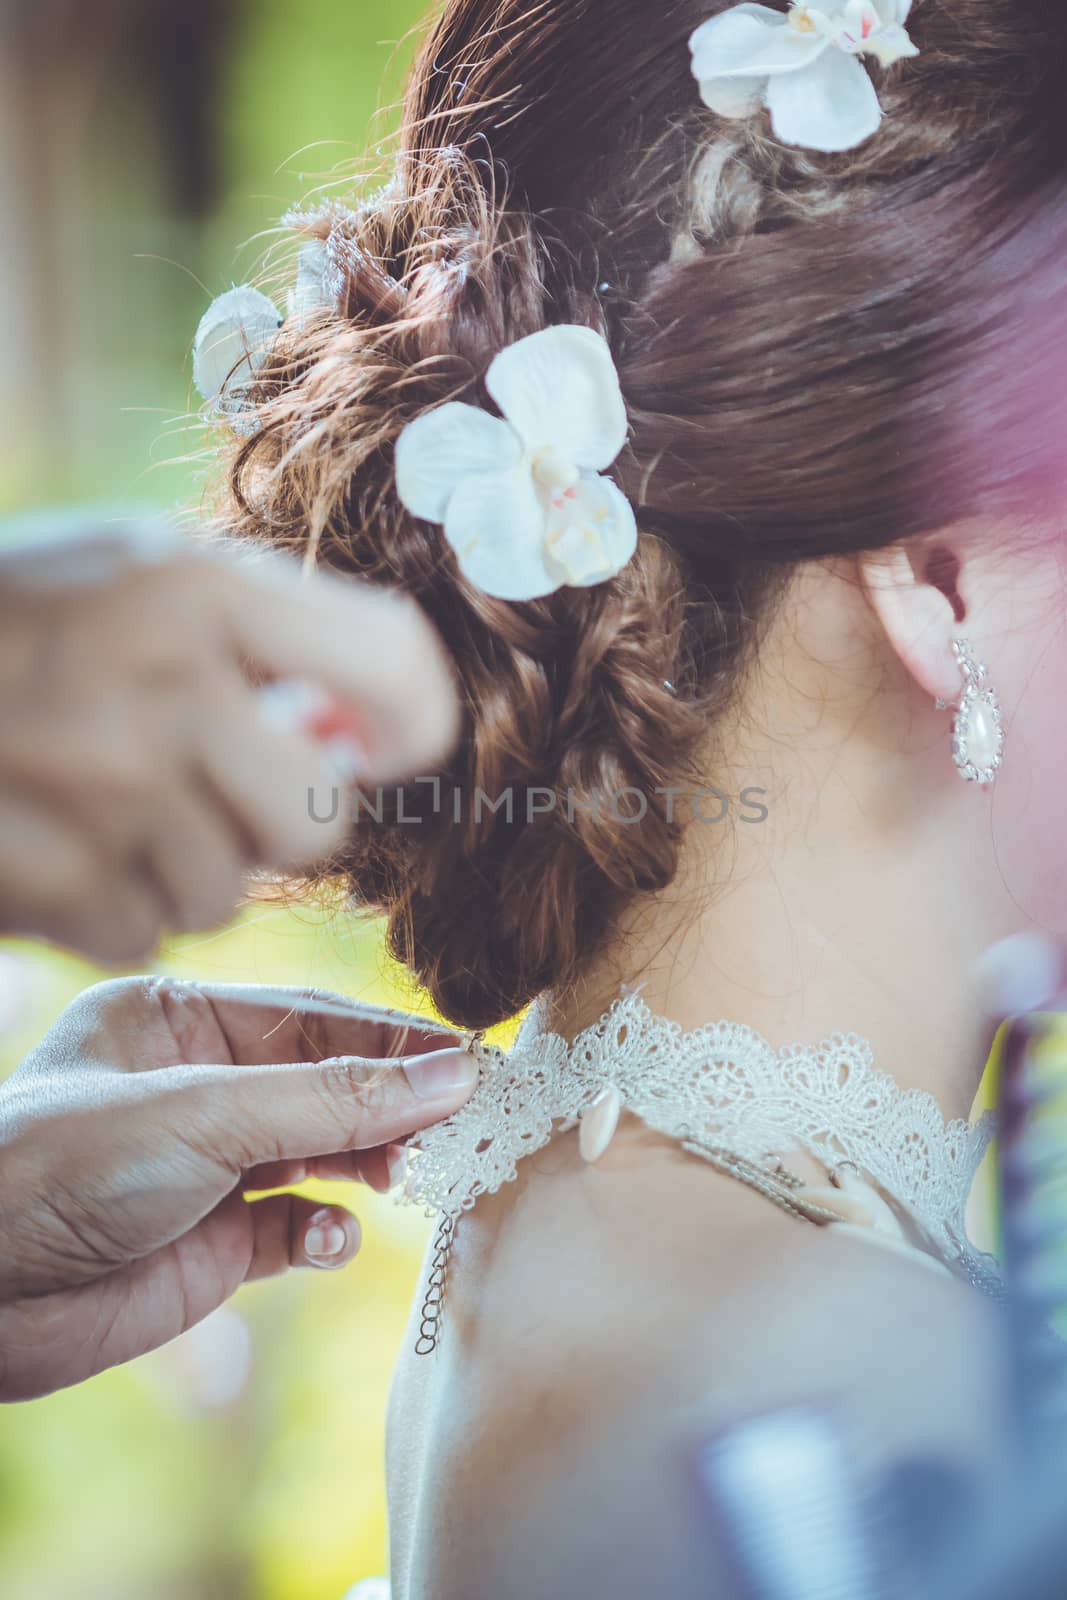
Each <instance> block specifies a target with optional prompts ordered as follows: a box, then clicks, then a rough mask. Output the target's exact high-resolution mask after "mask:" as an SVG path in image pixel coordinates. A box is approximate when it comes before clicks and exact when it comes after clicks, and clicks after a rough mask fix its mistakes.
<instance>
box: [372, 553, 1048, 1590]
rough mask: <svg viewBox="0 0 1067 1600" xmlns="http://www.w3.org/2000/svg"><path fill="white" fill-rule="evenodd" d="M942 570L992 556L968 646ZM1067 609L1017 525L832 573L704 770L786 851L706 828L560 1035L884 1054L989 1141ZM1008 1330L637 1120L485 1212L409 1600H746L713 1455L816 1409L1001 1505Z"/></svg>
mask: <svg viewBox="0 0 1067 1600" xmlns="http://www.w3.org/2000/svg"><path fill="white" fill-rule="evenodd" d="M976 535H978V536H980V537H976ZM935 547H936V548H939V549H941V550H942V551H943V550H944V549H945V548H946V547H947V548H948V549H950V550H951V552H952V554H953V555H954V556H955V558H956V561H957V563H958V582H957V588H958V590H959V595H960V598H961V600H962V603H963V606H964V608H965V612H966V615H965V618H964V619H963V620H962V621H957V619H956V617H955V616H954V614H953V608H952V605H951V604H950V601H949V599H948V598H947V597H946V595H945V594H944V593H943V592H942V591H941V589H940V587H939V586H938V583H937V582H936V581H931V574H932V573H933V572H934V571H935V569H936V570H943V565H942V567H941V568H940V569H938V568H937V564H936V563H935V566H934V568H932V567H931V565H930V561H929V557H930V555H931V553H932V551H933V549H934V548H935ZM1005 549H1008V550H1013V552H1014V553H1013V554H1012V555H1010V556H1007V555H1004V554H1003V551H1004V550H1005ZM1064 598H1065V584H1064V572H1063V569H1062V560H1061V556H1060V553H1059V551H1058V550H1056V549H1055V548H1053V547H1046V548H1045V549H1044V550H1042V551H1037V552H1030V553H1027V554H1023V553H1022V552H1021V551H1020V550H1019V548H1018V541H1017V540H1015V541H1013V540H1012V539H1010V538H1009V537H1008V535H1007V534H1006V532H1005V530H995V529H988V528H984V529H983V528H966V529H959V530H949V531H948V532H947V533H945V534H943V535H942V536H941V537H940V538H939V539H938V540H936V541H931V543H930V545H929V546H928V547H921V546H918V545H916V546H914V547H912V548H911V549H910V550H903V549H898V550H894V551H891V552H888V553H886V554H882V555H879V556H878V557H870V558H862V559H858V560H847V561H846V560H837V561H830V562H822V563H818V564H815V565H812V566H810V567H807V568H803V569H801V570H800V571H798V573H797V575H796V579H795V582H794V584H793V586H792V589H791V592H790V593H789V595H788V596H787V597H786V599H785V601H784V602H783V604H782V606H781V608H780V609H779V611H778V613H777V614H776V616H775V618H774V619H773V621H772V622H771V623H770V625H769V626H768V629H767V632H766V634H765V637H764V639H763V641H762V647H761V649H760V652H759V658H758V663H757V665H756V667H755V669H754V670H753V672H752V673H751V675H750V677H749V679H748V681H747V682H746V683H745V684H744V685H743V686H742V689H741V692H740V694H739V697H738V701H737V705H736V708H735V711H734V714H733V716H732V717H731V719H730V720H729V724H728V725H727V726H724V727H723V728H717V729H715V730H710V731H709V743H708V750H707V760H706V763H705V767H706V771H707V773H708V781H709V782H710V783H715V784H717V785H718V786H719V787H720V788H722V789H724V790H726V791H728V792H730V793H733V794H737V793H739V791H740V789H741V788H743V787H744V786H745V785H746V784H760V785H761V786H763V787H765V788H766V789H767V790H768V796H767V798H766V803H767V805H768V807H769V816H768V819H767V822H766V823H765V824H761V825H760V826H745V825H744V824H742V823H741V822H740V821H737V822H735V823H733V824H727V825H726V826H724V827H719V828H714V827H711V826H706V825H698V824H693V825H692V826H691V827H690V829H689V832H688V835H687V840H686V853H685V860H684V863H683V869H682V872H681V874H680V875H679V879H678V882H677V884H676V885H675V886H674V887H673V888H672V889H671V890H670V891H668V892H666V893H664V894H662V895H660V896H656V897H652V898H648V899H645V900H642V901H640V902H635V903H634V905H633V906H632V907H631V909H630V912H629V915H628V917H627V919H626V922H625V926H624V928H623V930H622V932H621V934H620V938H619V940H618V941H617V942H616V943H615V945H614V946H613V947H612V948H611V949H609V950H607V951H606V952H605V953H604V954H603V956H602V957H601V958H600V959H599V960H597V961H596V962H595V963H594V964H592V965H591V966H590V969H589V971H588V972H587V974H586V976H585V978H584V980H583V981H582V982H581V983H580V984H578V985H577V986H575V988H573V989H572V990H570V991H568V992H567V993H565V994H563V993H561V994H559V995H558V996H556V997H555V999H554V1002H553V1005H552V1010H551V1013H550V1023H551V1025H552V1026H554V1027H555V1028H556V1029H557V1030H558V1031H560V1032H562V1033H563V1034H564V1035H565V1036H567V1037H573V1036H574V1034H575V1033H576V1032H577V1031H578V1030H579V1029H580V1028H582V1027H584V1026H586V1025H588V1024H589V1023H591V1022H593V1021H595V1020H596V1019H597V1018H598V1017H599V1016H600V1015H601V1013H602V1011H603V1010H604V1008H605V1006H606V1005H607V1004H608V1003H610V1000H611V999H612V998H613V997H614V995H615V994H616V993H617V986H618V983H619V982H620V980H629V981H638V980H639V981H640V982H641V984H642V986H643V989H642V992H643V996H644V998H645V999H646V1001H647V1002H648V1004H649V1005H650V1006H651V1008H652V1010H653V1011H655V1012H658V1013H661V1014H665V1015H668V1016H670V1017H672V1018H674V1019H676V1020H677V1021H678V1022H680V1023H681V1024H682V1025H683V1026H685V1027H692V1026H696V1025H698V1024H700V1023H702V1022H706V1021H708V1020H710V1019H715V1018H719V1017H726V1018H733V1019H736V1020H738V1021H743V1022H746V1023H748V1024H750V1025H751V1026H753V1027H755V1028H756V1029H757V1030H759V1031H760V1032H762V1033H763V1034H765V1036H766V1037H767V1038H768V1039H769V1040H770V1041H771V1042H772V1043H773V1044H775V1045H783V1044H786V1043H788V1042H791V1041H794V1040H799V1041H804V1042H808V1043H814V1042H816V1041H817V1040H818V1039H819V1038H821V1037H822V1036H824V1035H825V1034H826V1033H829V1032H832V1031H847V1030H853V1031H855V1032H857V1033H860V1034H862V1035H863V1036H865V1037H866V1038H867V1039H868V1040H869V1041H870V1042H871V1045H872V1047H873V1050H874V1056H875V1061H876V1064H877V1065H878V1066H879V1067H881V1069H882V1070H884V1071H887V1072H889V1073H891V1074H892V1075H893V1076H894V1077H895V1078H896V1079H897V1081H898V1082H899V1083H900V1084H901V1086H903V1087H915V1088H919V1089H923V1090H926V1091H928V1092H929V1093H931V1094H933V1095H934V1096H935V1097H936V1098H937V1100H938V1101H939V1102H940V1104H941V1106H942V1109H943V1110H944V1111H945V1113H946V1115H951V1116H955V1115H966V1114H967V1112H968V1110H969V1107H970V1104H971V1101H972V1099H973V1096H974V1091H975V1088H976V1086H977V1083H978V1081H979V1077H980V1074H981V1071H982V1068H983V1066H984V1061H985V1050H984V1048H983V1046H984V1044H985V1042H986V1031H985V1029H986V1022H985V1020H984V1019H983V1017H982V1015H981V1006H980V1004H978V1002H977V999H976V992H975V987H974V979H973V974H972V967H973V962H974V959H975V958H976V957H977V956H978V955H979V954H980V953H981V952H982V951H983V950H984V949H985V948H986V947H987V946H988V945H989V944H990V943H991V942H992V941H994V940H996V939H999V938H1001V937H1002V936H1004V935H1006V934H1010V933H1014V932H1017V931H1020V930H1024V929H1051V930H1053V931H1054V932H1055V933H1057V934H1060V935H1062V932H1063V923H1064V921H1065V914H1064V911H1063V906H1064V897H1063V893H1062V889H1063V871H1064V867H1065V865H1067V857H1065V853H1064V850H1063V841H1062V837H1061V835H1062V825H1061V822H1060V818H1059V816H1058V815H1057V811H1058V806H1059V796H1060V795H1061V794H1062V785H1061V781H1060V780H1061V778H1062V776H1063V774H1062V772H1061V768H1062V766H1063V755H1062V736H1061V732H1060V726H1061V723H1062V714H1061V711H1060V704H1061V702H1060V696H1061V693H1062V687H1061V686H1062V684H1063V682H1064V681H1065V675H1067V641H1065V638H1064ZM958 635H963V636H965V637H967V638H968V639H970V641H971V642H972V644H973V646H974V648H975V650H976V653H977V655H978V657H979V659H981V660H983V661H985V662H986V663H987V664H988V667H989V674H990V680H989V681H990V682H992V683H993V685H994V686H995V688H996V690H997V692H998V694H999V696H1000V700H1001V704H1002V708H1003V712H1004V722H1005V727H1006V731H1007V745H1006V750H1005V757H1004V767H1003V769H1002V772H1001V774H1000V775H999V776H998V780H997V783H996V785H995V786H994V788H993V789H992V790H991V791H985V790H983V789H981V788H980V787H979V786H977V785H973V784H967V783H964V782H963V781H961V779H960V777H959V775H958V774H957V772H956V769H955V767H954V766H953V764H952V762H951V759H950V754H949V740H950V725H951V714H950V713H948V712H938V711H936V710H935V709H934V700H935V697H937V696H939V695H940V696H942V697H944V698H946V699H948V700H951V701H954V700H955V699H956V698H957V696H958V692H959V688H960V681H961V680H960V677H959V673H958V669H957V667H956V665H955V661H954V658H953V656H952V653H951V648H950V645H951V640H952V639H953V638H954V637H956V636H958ZM791 1164H792V1163H791ZM417 1303H418V1297H417ZM1000 1337H1001V1330H1000V1327H999V1323H998V1321H997V1318H996V1316H995V1314H994V1308H993V1306H992V1303H991V1302H988V1301H986V1300H985V1299H984V1298H983V1297H982V1296H980V1295H978V1294H976V1293H975V1292H974V1291H973V1290H971V1289H970V1288H969V1287H967V1286H966V1285H964V1284H963V1283H962V1282H960V1281H957V1280H954V1279H952V1278H950V1277H948V1276H945V1275H943V1274H940V1273H938V1272H936V1271H935V1270H934V1269H933V1268H931V1267H930V1266H929V1265H928V1264H927V1263H925V1262H920V1261H913V1260H909V1259H907V1258H906V1257H902V1256H899V1255H894V1254H893V1253H891V1252H889V1251H887V1250H886V1249H884V1248H879V1247H878V1245H877V1244H876V1243H875V1242H871V1243H867V1242H866V1241H864V1240H863V1239H857V1237H856V1236H855V1235H849V1234H840V1233H837V1232H835V1230H832V1229H831V1230H821V1229H816V1228H813V1227H811V1226H810V1225H800V1224H798V1223H797V1222H796V1221H794V1220H793V1219H792V1218H790V1217H788V1216H786V1215H785V1214H783V1213H781V1212H779V1211H777V1210H776V1209H775V1208H774V1207H772V1206H771V1205H769V1204H768V1203H767V1202H766V1201H765V1200H763V1199H762V1198H761V1197H759V1196H757V1195H755V1194H753V1193H751V1192H750V1191H749V1190H747V1189H745V1188H744V1187H743V1186H741V1185H740V1184H737V1183H736V1182H734V1181H732V1180H730V1179H729V1178H725V1177H723V1176H721V1175H720V1174H718V1173H716V1172H714V1171H713V1170H711V1169H710V1168H708V1167H707V1166H706V1165H704V1164H702V1163H700V1162H699V1161H697V1160H695V1159H693V1158H691V1157H688V1156H687V1155H686V1154H685V1153H684V1152H682V1151H681V1150H680V1149H678V1148H677V1147H674V1146H672V1145H671V1144H670V1143H669V1142H667V1141H664V1140H661V1139H659V1138H658V1136H656V1135H653V1134H650V1133H648V1132H647V1131H645V1130H643V1129H641V1128H640V1127H639V1126H637V1125H636V1124H635V1123H634V1122H633V1120H632V1119H629V1118H624V1120H623V1122H622V1124H621V1126H620V1131H619V1133H618V1135H617V1136H616V1139H615V1141H614V1143H613V1144H612V1145H611V1147H610V1149H609V1151H608V1153H607V1154H606V1155H605V1156H604V1157H602V1159H601V1160H600V1162H599V1163H597V1164H596V1166H594V1167H589V1166H587V1165H586V1164H585V1163H583V1162H581V1160H580V1159H579V1156H578V1153H577V1150H576V1139H575V1136H574V1135H567V1136H564V1137H562V1138H560V1139H558V1140H557V1141H556V1142H555V1143H554V1144H553V1145H552V1146H551V1147H549V1149H548V1150H547V1151H546V1152H543V1153H542V1154H541V1155H540V1156H538V1157H535V1158H532V1159H531V1160H530V1161H529V1162H527V1163H526V1164H525V1166H524V1167H523V1169H521V1173H520V1179H519V1181H518V1182H516V1183H514V1184H510V1185H506V1186H505V1187H504V1189H503V1190H502V1191H501V1192H500V1193H499V1194H498V1195H496V1196H495V1197H493V1198H492V1199H490V1200H484V1201H481V1202H479V1204H478V1206H477V1207H476V1208H475V1209H474V1211H473V1213H471V1214H470V1216H469V1217H464V1219H463V1222H462V1225H461V1227H460V1229H459V1232H458V1239H457V1244H456V1247H455V1255H454V1259H453V1262H452V1267H451V1270H450V1276H449V1285H448V1312H447V1315H446V1317H445V1319H444V1332H443V1338H442V1344H441V1347H440V1349H439V1351H438V1352H437V1354H436V1355H435V1357H434V1358H433V1360H432V1361H426V1360H422V1359H420V1358H417V1357H414V1356H412V1355H410V1354H409V1351H410V1350H411V1349H412V1347H413V1339H414V1331H412V1335H411V1337H410V1338H409V1339H408V1341H407V1342H406V1344H405V1350H404V1353H403V1355H402V1358H401V1366H400V1369H399V1372H398V1377H397V1382H396V1385H395V1389H394V1396H393V1404H392V1417H391V1429H390V1470H391V1477H392V1482H393V1493H392V1507H393V1516H394V1593H395V1595H396V1597H397V1600H428V1597H429V1596H431V1595H432V1596H433V1597H434V1600H459V1597H460V1596H469V1595H472V1594H479V1595H481V1594H485V1595H490V1594H494V1595H495V1594H503V1593H506V1594H507V1595H508V1596H509V1600H527V1597H529V1600H534V1596H544V1595H546V1594H555V1593H560V1594H563V1593H567V1594H570V1593H586V1592H588V1593H605V1594H612V1595H613V1596H616V1597H629V1596H633V1597H634V1600H637V1597H638V1596H643V1595H645V1594H648V1593H660V1592H662V1593H669V1594H671V1595H673V1596H689V1595H690V1594H692V1595H693V1596H694V1597H695V1596H696V1595H698V1594H707V1593H709V1592H714V1593H715V1594H716V1595H718V1596H721V1597H723V1600H725V1597H727V1596H730V1595H732V1594H734V1593H735V1592H736V1590H735V1588H734V1587H733V1586H732V1584H731V1581H730V1580H729V1578H728V1577H727V1576H726V1575H725V1573H724V1572H723V1571H721V1570H720V1566H719V1563H720V1562H721V1559H722V1552H721V1549H719V1548H718V1547H715V1546H714V1545H713V1544H711V1545H709V1537H710V1536H709V1533H708V1524H707V1521H706V1519H704V1518H702V1517H701V1516H700V1514H699V1511H698V1509H697V1504H696V1502H695V1500H694V1495H693V1490H692V1485H691V1483H690V1481H689V1480H688V1479H687V1478H685V1476H684V1462H685V1459H686V1457H685V1452H686V1450H687V1449H688V1448H690V1445H691V1442H692V1439H693V1436H694V1433H695V1432H698V1431H699V1430H700V1428H701V1426H706V1427H716V1426H719V1425H722V1424H724V1423H726V1422H729V1421H730V1420H732V1419H736V1418H738V1417H743V1416H745V1415H749V1414H752V1413H754V1412H759V1411H761V1410H762V1409H764V1408H774V1407H779V1406H786V1405H790V1404H793V1403H797V1402H804V1401H807V1400H810V1399H816V1400H817V1401H819V1402H821V1403H825V1404H827V1405H829V1406H830V1407H831V1408H832V1409H833V1411H834V1414H835V1415H836V1416H837V1417H838V1418H839V1419H840V1420H841V1422H842V1426H843V1427H844V1429H845V1432H846V1436H847V1438H848V1440H849V1442H850V1445H851V1447H852V1448H853V1449H854V1451H855V1452H856V1455H857V1458H858V1459H859V1460H860V1461H861V1462H863V1463H866V1464H867V1465H869V1466H872V1467H875V1468H876V1467H878V1466H879V1465H885V1464H887V1463H889V1462H891V1461H893V1460H895V1459H897V1458H899V1457H901V1456H903V1455H912V1454H917V1455H923V1454H927V1453H935V1454H936V1455H937V1456H938V1458H939V1459H945V1460H948V1461H954V1462H956V1463H957V1464H959V1465H960V1466H964V1467H968V1468H974V1469H975V1470H976V1471H977V1472H978V1473H979V1474H980V1475H981V1476H982V1478H983V1483H985V1484H986V1485H988V1482H989V1481H991V1474H992V1471H993V1462H994V1460H995V1458H996V1456H997V1454H998V1452H999V1451H1000V1450H1001V1448H1002V1446H1003V1442H1004V1433H1003V1426H1004V1418H1003V1416H1002V1414H1001V1412H1000V1408H999V1404H998V1397H999V1395H1000V1394H1001V1390H1002V1383H1001V1377H1000V1374H1001V1371H1002V1366H1001V1359H1000V1355H1001V1352H1000V1342H999V1341H1000ZM455 1530H462V1537H456V1536H455ZM711 1576H714V1577H715V1578H716V1581H715V1582H714V1583H713V1584H711V1585H710V1587H709V1578H710V1577H711Z"/></svg>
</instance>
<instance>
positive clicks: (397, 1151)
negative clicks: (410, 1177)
mask: <svg viewBox="0 0 1067 1600" xmlns="http://www.w3.org/2000/svg"><path fill="white" fill-rule="evenodd" d="M385 1165H386V1170H387V1171H388V1173H389V1187H390V1189H396V1188H398V1187H399V1185H400V1184H402V1183H403V1181H404V1178H405V1176H406V1175H407V1170H408V1153H407V1151H406V1150H405V1149H404V1146H403V1145H402V1144H391V1145H389V1147H388V1149H387V1150H386V1152H385Z"/></svg>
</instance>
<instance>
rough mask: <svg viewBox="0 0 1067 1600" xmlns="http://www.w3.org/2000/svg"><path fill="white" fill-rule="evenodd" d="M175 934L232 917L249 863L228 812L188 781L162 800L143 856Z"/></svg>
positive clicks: (196, 785) (176, 787) (216, 923)
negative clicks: (157, 887)
mask: <svg viewBox="0 0 1067 1600" xmlns="http://www.w3.org/2000/svg"><path fill="white" fill-rule="evenodd" d="M145 859H146V864H147V867H148V870H149V872H150V874H151V877H152V879H153V881H154V882H155V883H156V884H158V886H159V891H160V895H161V897H162V899H163V901H164V903H165V904H166V907H167V926H168V927H170V928H172V929H174V930H175V931H177V932H192V931H194V930H197V929H202V928H214V927H217V926H218V925H219V924H220V923H223V922H225V921H226V919H227V918H228V917H229V916H230V915H231V913H232V912H233V909H234V907H235V906H236V905H237V903H238V901H239V900H240V898H241V895H242V892H243V888H244V875H245V873H246V871H247V870H248V869H249V868H250V867H251V866H252V865H253V860H252V858H251V856H250V854H249V853H248V851H247V848H246V846H245V844H244V842H243V841H242V838H241V837H240V834H239V832H238V829H237V828H236V826H235V825H234V824H233V823H232V822H231V819H230V817H229V815H228V814H227V812H226V811H225V810H224V809H223V808H222V807H220V806H219V805H218V804H216V803H214V802H213V801H212V799H211V797H210V796H209V795H208V794H207V793H206V792H204V791H203V790H202V789H201V787H200V785H199V784H198V783H197V781H196V780H195V779H193V778H190V779H189V780H188V781H187V782H186V783H185V784H183V785H181V786H174V787H173V788H171V789H170V790H169V791H168V792H167V793H166V795H165V796H164V797H163V799H162V801H161V804H160V807H159V811H158V815H157V816H156V818H155V819H154V823H153V829H152V835H151V840H150V843H149V845H148V846H147V849H146V852H145Z"/></svg>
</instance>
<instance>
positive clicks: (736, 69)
mask: <svg viewBox="0 0 1067 1600" xmlns="http://www.w3.org/2000/svg"><path fill="white" fill-rule="evenodd" d="M910 10H911V0H822V3H821V4H818V5H811V4H809V3H808V0H790V5H789V9H788V11H786V12H782V11H775V10H772V8H771V7H770V6H764V5H754V4H748V3H747V0H746V3H743V4H741V5H735V6H731V7H730V8H729V10H727V11H723V12H720V13H719V15H718V16H714V17H710V18H709V19H708V21H707V22H704V23H702V24H701V26H700V27H699V28H697V30H696V32H695V33H694V34H693V36H692V38H691V39H690V41H689V48H690V50H691V52H692V56H693V75H694V77H695V78H696V79H697V82H698V83H699V84H700V95H701V99H702V100H703V101H704V104H705V105H706V106H709V107H710V108H711V110H712V111H717V112H718V113H719V115H720V116H724V117H744V116H748V115H749V114H750V113H751V112H753V111H755V110H756V109H757V108H758V107H759V106H761V105H763V106H766V107H767V109H768V111H769V112H770V115H771V127H772V128H773V130H774V132H775V134H776V135H777V136H778V138H779V139H781V140H783V141H784V142H785V143H786V144H793V145H800V146H803V147H804V148H806V149H809V150H824V151H838V150H852V149H854V148H855V147H856V146H857V145H859V144H862V143H863V142H864V140H866V139H869V138H870V137H871V135H872V134H874V133H876V132H877V131H878V127H879V124H880V123H881V120H882V108H881V106H880V104H879V102H878V96H877V94H876V93H875V88H874V84H873V83H872V82H871V80H870V78H869V77H868V75H867V72H866V69H865V68H864V66H863V64H862V62H861V61H860V59H859V58H860V57H861V56H865V55H867V56H873V57H874V58H875V60H876V61H878V62H879V63H880V64H881V65H882V66H883V67H889V66H892V65H893V63H894V62H896V61H901V60H903V59H904V58H905V57H907V56H916V55H918V54H919V51H918V48H917V47H916V45H915V44H913V43H912V40H911V39H910V38H909V36H908V32H907V29H906V27H905V26H904V25H905V23H906V22H907V20H908V14H909V12H910Z"/></svg>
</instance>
